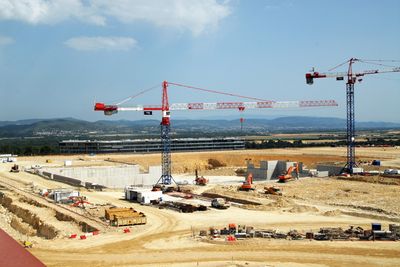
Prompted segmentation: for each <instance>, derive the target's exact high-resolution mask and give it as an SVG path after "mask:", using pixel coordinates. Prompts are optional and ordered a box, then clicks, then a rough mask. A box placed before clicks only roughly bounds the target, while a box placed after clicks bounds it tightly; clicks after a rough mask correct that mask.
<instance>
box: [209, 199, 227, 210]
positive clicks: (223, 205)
mask: <svg viewBox="0 0 400 267" xmlns="http://www.w3.org/2000/svg"><path fill="white" fill-rule="evenodd" d="M211 206H212V207H213V208H216V209H227V208H229V207H230V206H231V204H230V203H229V202H228V201H226V200H225V199H224V198H220V197H219V198H214V199H213V200H212V201H211Z"/></svg>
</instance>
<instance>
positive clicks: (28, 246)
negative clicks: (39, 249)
mask: <svg viewBox="0 0 400 267" xmlns="http://www.w3.org/2000/svg"><path fill="white" fill-rule="evenodd" d="M22 244H23V245H24V248H33V244H32V242H31V241H28V240H27V241H24V242H23V243H22Z"/></svg>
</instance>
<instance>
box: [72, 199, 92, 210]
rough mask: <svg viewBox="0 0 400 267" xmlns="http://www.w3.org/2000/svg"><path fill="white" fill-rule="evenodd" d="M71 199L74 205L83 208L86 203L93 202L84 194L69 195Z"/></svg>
mask: <svg viewBox="0 0 400 267" xmlns="http://www.w3.org/2000/svg"><path fill="white" fill-rule="evenodd" d="M69 199H71V200H72V205H71V206H72V207H79V208H82V209H85V208H86V207H85V204H91V203H90V202H88V201H87V198H86V197H84V196H79V197H75V196H74V197H69Z"/></svg>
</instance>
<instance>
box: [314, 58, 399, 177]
mask: <svg viewBox="0 0 400 267" xmlns="http://www.w3.org/2000/svg"><path fill="white" fill-rule="evenodd" d="M357 61H360V62H364V63H369V64H374V63H371V62H381V61H384V60H361V59H357V58H350V59H349V60H347V61H346V62H344V63H342V64H340V65H338V66H336V67H334V68H332V69H331V70H333V69H336V68H337V67H340V66H343V65H345V64H347V65H348V69H347V72H338V73H329V72H328V73H320V72H316V71H312V72H310V73H306V83H307V84H309V85H312V84H313V83H314V79H316V78H336V80H337V81H343V80H344V79H345V77H346V78H347V82H346V115H347V120H346V143H347V162H346V165H345V166H344V172H346V173H349V174H353V168H354V167H356V153H355V112H354V110H355V109H354V84H355V83H356V82H361V81H362V77H363V76H365V75H369V74H378V73H387V72H400V67H393V68H390V69H383V70H379V69H375V70H366V71H362V72H353V64H354V63H355V62H357ZM390 61H392V60H390ZM393 61H394V60H393ZM377 64H378V65H383V64H380V63H377ZM383 66H385V65H383Z"/></svg>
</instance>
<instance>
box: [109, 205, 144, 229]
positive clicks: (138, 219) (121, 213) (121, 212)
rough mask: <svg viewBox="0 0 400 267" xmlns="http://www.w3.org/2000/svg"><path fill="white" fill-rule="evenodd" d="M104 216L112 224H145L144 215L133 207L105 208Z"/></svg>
mask: <svg viewBox="0 0 400 267" xmlns="http://www.w3.org/2000/svg"><path fill="white" fill-rule="evenodd" d="M105 218H106V219H107V220H109V221H110V224H111V225H112V226H126V225H136V224H146V222H147V218H146V215H144V213H142V212H137V211H136V210H134V209H133V208H110V209H106V210H105Z"/></svg>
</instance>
